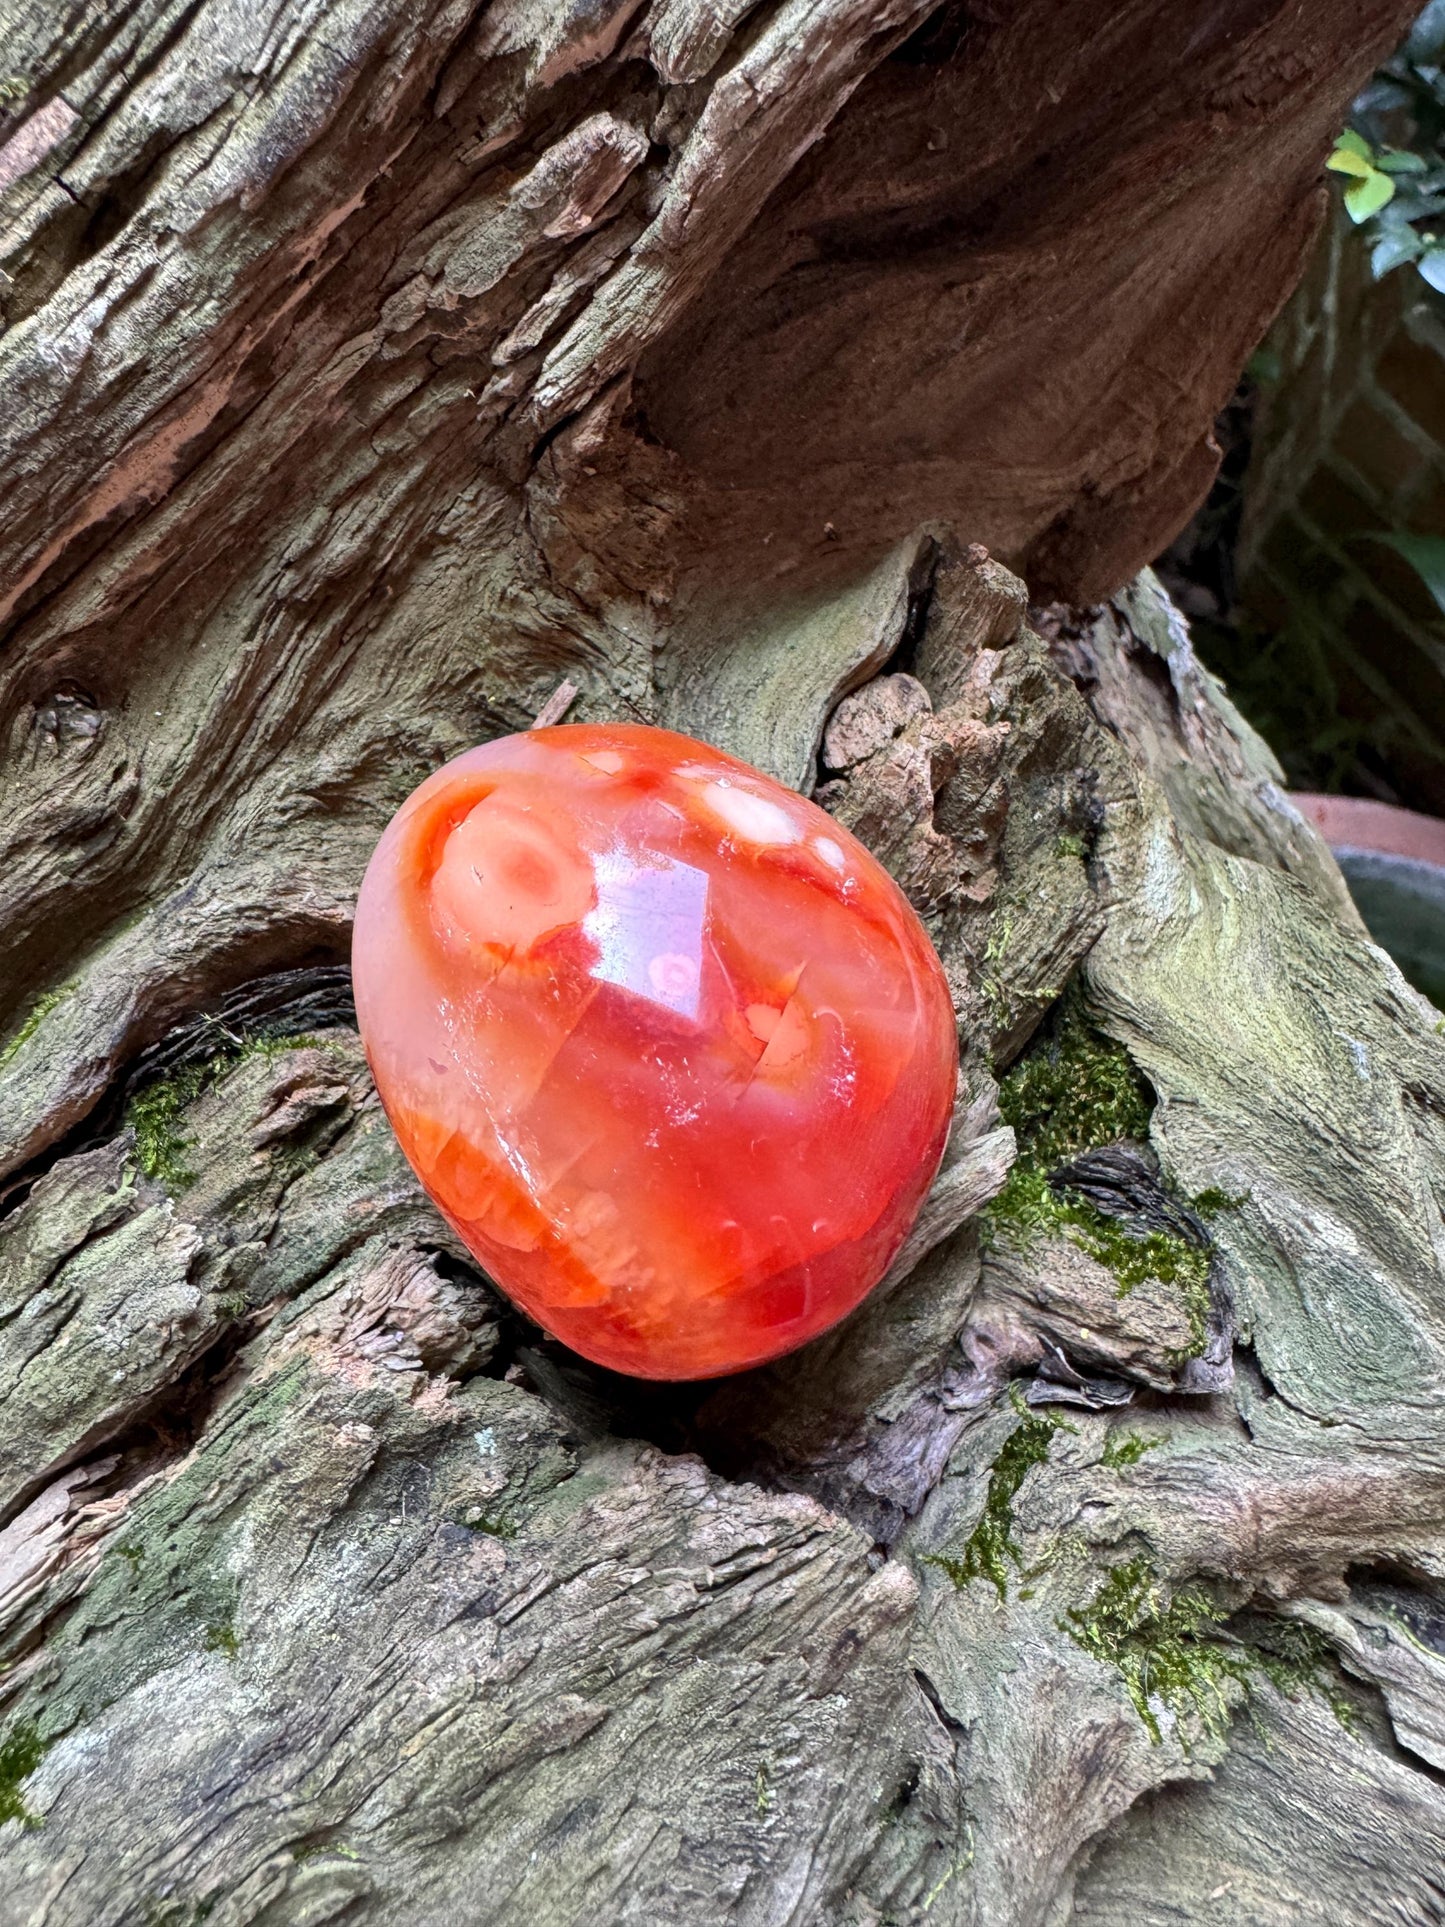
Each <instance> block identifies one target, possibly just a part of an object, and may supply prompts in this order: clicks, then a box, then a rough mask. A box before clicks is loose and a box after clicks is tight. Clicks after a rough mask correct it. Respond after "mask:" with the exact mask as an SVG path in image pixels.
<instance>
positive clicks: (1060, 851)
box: [1054, 830, 1089, 861]
mask: <svg viewBox="0 0 1445 1927" xmlns="http://www.w3.org/2000/svg"><path fill="white" fill-rule="evenodd" d="M1088 854H1089V846H1088V845H1087V844H1086V843H1085V841H1084V839H1083V837H1081V836H1076V835H1075V834H1074V832H1073V831H1072V830H1066V831H1065V832H1064V834H1063V835H1062V836H1061V837H1059V838H1058V840H1057V841H1056V842H1055V844H1054V855H1055V856H1076V857H1078V858H1079V859H1080V860H1081V861H1082V860H1083V859H1084V858H1085V857H1087V856H1088Z"/></svg>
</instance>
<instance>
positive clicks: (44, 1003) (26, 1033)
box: [0, 984, 75, 1070]
mask: <svg viewBox="0 0 1445 1927" xmlns="http://www.w3.org/2000/svg"><path fill="white" fill-rule="evenodd" d="M74 988H75V986H74V984H62V986H61V987H60V989H59V990H47V991H46V993H45V995H44V996H43V997H41V998H39V999H38V1000H37V1001H36V1003H35V1004H34V1005H33V1006H32V1008H31V1010H30V1014H29V1016H28V1017H26V1019H25V1021H24V1023H23V1024H21V1026H20V1028H19V1030H17V1031H16V1033H15V1035H14V1036H13V1037H12V1038H11V1039H10V1041H9V1043H8V1044H6V1045H5V1046H4V1048H3V1049H0V1070H4V1068H5V1067H6V1065H7V1064H10V1063H12V1062H13V1061H14V1059H15V1058H17V1057H18V1056H19V1055H20V1053H21V1051H22V1050H24V1048H25V1046H26V1045H27V1044H28V1043H29V1042H30V1040H31V1038H32V1037H33V1036H34V1035H35V1033H36V1031H38V1030H39V1028H40V1026H41V1025H42V1024H43V1023H44V1022H45V1020H46V1018H47V1017H48V1016H49V1015H50V1013H51V1011H53V1010H54V1009H55V1007H56V1005H57V1004H62V1003H64V1002H65V999H66V998H67V997H68V996H69V995H70V993H71V991H72V990H74Z"/></svg>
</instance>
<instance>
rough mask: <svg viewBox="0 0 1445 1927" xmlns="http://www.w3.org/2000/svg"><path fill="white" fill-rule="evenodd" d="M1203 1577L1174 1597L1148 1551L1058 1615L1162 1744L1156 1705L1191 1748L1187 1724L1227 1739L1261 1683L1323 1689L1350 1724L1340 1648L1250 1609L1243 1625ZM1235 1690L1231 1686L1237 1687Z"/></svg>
mask: <svg viewBox="0 0 1445 1927" xmlns="http://www.w3.org/2000/svg"><path fill="white" fill-rule="evenodd" d="M1230 1617H1231V1615H1230V1612H1229V1610H1228V1608H1227V1607H1225V1606H1222V1605H1221V1604H1220V1603H1219V1602H1218V1600H1217V1599H1215V1598H1214V1597H1213V1596H1212V1595H1211V1594H1210V1592H1209V1591H1208V1590H1207V1589H1206V1588H1205V1587H1204V1586H1203V1585H1200V1584H1197V1583H1196V1584H1190V1585H1186V1586H1181V1587H1179V1588H1178V1589H1177V1590H1176V1591H1174V1593H1173V1594H1172V1595H1166V1592H1165V1590H1164V1588H1163V1586H1162V1585H1161V1583H1160V1580H1159V1576H1158V1574H1157V1573H1156V1571H1155V1569H1154V1567H1153V1566H1152V1565H1151V1564H1150V1562H1149V1559H1148V1558H1147V1556H1146V1555H1144V1554H1143V1553H1140V1554H1138V1555H1136V1557H1134V1558H1133V1559H1130V1560H1128V1561H1126V1563H1125V1564H1123V1565H1121V1566H1116V1567H1115V1568H1114V1570H1113V1571H1112V1572H1111V1573H1110V1574H1109V1576H1108V1577H1107V1578H1106V1579H1105V1580H1104V1583H1103V1584H1102V1585H1101V1586H1100V1588H1099V1590H1098V1592H1097V1593H1096V1594H1095V1595H1094V1597H1093V1599H1092V1600H1091V1601H1090V1603H1089V1604H1088V1605H1087V1606H1086V1607H1084V1608H1082V1609H1081V1610H1075V1611H1071V1612H1069V1613H1068V1614H1067V1615H1066V1616H1065V1617H1064V1618H1063V1619H1061V1620H1060V1621H1059V1626H1060V1630H1061V1631H1063V1632H1066V1633H1067V1634H1068V1635H1069V1637H1070V1639H1072V1640H1073V1642H1074V1644H1075V1645H1076V1646H1080V1647H1082V1648H1083V1650H1084V1651H1085V1652H1086V1653H1088V1654H1090V1655H1091V1657H1093V1658H1094V1659H1097V1660H1099V1661H1100V1663H1101V1664H1103V1665H1105V1666H1112V1667H1113V1668H1114V1670H1115V1671H1116V1672H1117V1673H1118V1674H1119V1675H1120V1677H1121V1678H1122V1679H1123V1681H1124V1685H1125V1687H1126V1689H1127V1691H1128V1694H1129V1698H1130V1700H1131V1701H1132V1702H1133V1705H1134V1710H1135V1711H1136V1712H1137V1713H1138V1715H1139V1717H1140V1719H1141V1720H1142V1721H1143V1722H1144V1726H1145V1728H1146V1729H1147V1731H1148V1734H1149V1738H1150V1739H1151V1741H1152V1742H1153V1743H1154V1745H1156V1746H1158V1745H1159V1744H1160V1743H1161V1741H1162V1739H1163V1730H1162V1728H1161V1727H1160V1724H1159V1714H1158V1712H1157V1711H1156V1706H1163V1707H1166V1708H1167V1709H1168V1711H1169V1712H1170V1713H1171V1714H1172V1715H1173V1716H1174V1719H1175V1721H1176V1722H1177V1723H1178V1727H1179V1736H1180V1742H1181V1744H1182V1745H1183V1747H1184V1749H1185V1751H1186V1752H1188V1751H1189V1744H1190V1742H1189V1734H1188V1725H1189V1724H1191V1723H1192V1724H1194V1725H1196V1726H1197V1727H1198V1728H1199V1729H1201V1730H1202V1731H1203V1733H1204V1734H1206V1735H1208V1736H1209V1737H1210V1738H1212V1739H1222V1738H1223V1736H1224V1734H1225V1732H1226V1731H1227V1729H1228V1727H1229V1723H1230V1721H1231V1719H1232V1718H1233V1716H1234V1713H1235V1710H1236V1708H1237V1706H1238V1705H1239V1704H1240V1703H1241V1701H1247V1700H1248V1699H1249V1698H1250V1696H1251V1694H1252V1693H1253V1692H1254V1691H1255V1690H1256V1689H1257V1687H1258V1685H1259V1683H1260V1681H1261V1680H1268V1681H1269V1683H1270V1684H1271V1685H1273V1686H1275V1687H1277V1688H1278V1689H1279V1690H1280V1691H1281V1692H1282V1693H1285V1694H1287V1695H1289V1696H1290V1697H1291V1698H1293V1697H1294V1696H1295V1695H1296V1694H1298V1693H1300V1692H1302V1691H1315V1692H1318V1693H1320V1695H1321V1696H1322V1697H1323V1698H1324V1699H1325V1700H1326V1702H1327V1704H1328V1705H1329V1706H1330V1707H1331V1708H1332V1710H1333V1711H1334V1713H1335V1716H1336V1718H1337V1719H1339V1720H1340V1721H1341V1723H1342V1724H1345V1725H1349V1724H1350V1722H1351V1719H1352V1709H1351V1708H1350V1706H1349V1702H1348V1701H1347V1700H1346V1699H1345V1698H1344V1696H1343V1694H1341V1693H1340V1692H1339V1690H1338V1688H1337V1687H1335V1686H1334V1685H1333V1684H1332V1674H1333V1670H1334V1669H1333V1651H1332V1649H1331V1647H1330V1645H1329V1642H1328V1641H1327V1640H1326V1639H1325V1638H1324V1637H1323V1636H1322V1635H1321V1634H1319V1633H1317V1632H1316V1631H1315V1630H1314V1628H1313V1627H1309V1626H1304V1625H1301V1624H1300V1623H1299V1622H1298V1621H1295V1620H1284V1619H1278V1618H1276V1617H1274V1616H1272V1615H1266V1614H1253V1615H1246V1616H1245V1618H1244V1620H1243V1621H1242V1622H1241V1627H1240V1628H1239V1629H1235V1628H1228V1629H1227V1628H1226V1625H1225V1622H1226V1621H1227V1620H1229V1619H1230ZM1231 1689H1232V1690H1231Z"/></svg>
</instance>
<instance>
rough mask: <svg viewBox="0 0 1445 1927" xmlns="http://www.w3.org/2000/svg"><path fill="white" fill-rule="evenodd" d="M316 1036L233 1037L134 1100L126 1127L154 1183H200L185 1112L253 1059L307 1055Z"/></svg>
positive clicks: (182, 1186) (176, 1187) (176, 1186)
mask: <svg viewBox="0 0 1445 1927" xmlns="http://www.w3.org/2000/svg"><path fill="white" fill-rule="evenodd" d="M316 1041H317V1040H316V1039H315V1038H314V1037H287V1036H284V1035H282V1034H281V1033H279V1032H276V1031H259V1032H256V1033H255V1034H253V1035H248V1036H233V1035H230V1034H229V1033H228V1034H227V1036H226V1039H225V1042H224V1043H223V1044H222V1045H221V1047H220V1048H219V1049H218V1050H216V1051H215V1052H214V1053H213V1055H212V1056H210V1057H208V1058H206V1059H205V1060H204V1061H203V1062H201V1063H197V1064H187V1065H186V1067H185V1068H184V1070H179V1071H176V1072H174V1073H173V1074H172V1075H171V1076H170V1077H164V1078H161V1079H160V1080H159V1081H158V1082H156V1083H154V1084H150V1085H147V1087H146V1088H145V1090H143V1091H141V1092H139V1093H138V1094H137V1095H136V1096H135V1097H133V1098H132V1099H131V1102H130V1106H129V1108H128V1110H127V1112H126V1123H127V1124H129V1126H130V1128H131V1129H132V1130H133V1131H134V1132H135V1161H136V1163H137V1164H138V1165H139V1167H140V1169H141V1170H142V1171H143V1172H144V1173H145V1175H146V1176H147V1177H148V1178H155V1179H156V1180H157V1181H158V1182H159V1183H161V1184H163V1185H164V1186H165V1187H166V1189H167V1190H168V1191H184V1190H186V1189H187V1188H188V1186H190V1185H192V1184H194V1183H195V1181H196V1174H195V1172H194V1171H192V1170H191V1169H190V1168H189V1166H188V1165H187V1163H186V1161H185V1157H186V1152H187V1151H188V1150H189V1149H190V1145H191V1140H190V1139H189V1138H188V1137H185V1136H184V1135H183V1134H182V1132H181V1128H180V1120H181V1118H182V1116H183V1114H184V1113H185V1111H186V1110H187V1109H188V1108H189V1107H190V1106H191V1105H192V1104H194V1103H195V1101H196V1099H197V1098H198V1097H199V1096H200V1095H201V1094H202V1092H203V1091H208V1090H209V1089H210V1088H211V1086H212V1085H213V1084H216V1083H217V1082H219V1080H220V1079H221V1078H222V1077H224V1076H225V1075H226V1073H227V1072H228V1071H231V1070H234V1069H235V1068H236V1066H237V1065H238V1064H242V1063H244V1062H245V1061H246V1060H247V1059H248V1058H251V1057H264V1058H267V1059H269V1058H272V1057H276V1056H279V1054H280V1053H281V1052H282V1051H288V1050H303V1049H305V1048H306V1047H308V1046H311V1045H314V1044H315V1043H316Z"/></svg>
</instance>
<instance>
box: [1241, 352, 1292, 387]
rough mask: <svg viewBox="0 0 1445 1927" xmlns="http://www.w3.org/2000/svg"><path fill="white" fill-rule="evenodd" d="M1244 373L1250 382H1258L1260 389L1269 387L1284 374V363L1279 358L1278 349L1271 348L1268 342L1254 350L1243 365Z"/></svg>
mask: <svg viewBox="0 0 1445 1927" xmlns="http://www.w3.org/2000/svg"><path fill="white" fill-rule="evenodd" d="M1244 372H1245V374H1247V375H1248V376H1249V378H1250V380H1251V381H1256V382H1258V383H1259V384H1260V385H1261V387H1266V388H1267V387H1270V386H1271V385H1272V384H1273V383H1275V382H1277V381H1278V380H1279V378H1280V376H1281V375H1282V374H1283V373H1284V363H1283V362H1282V361H1281V360H1280V358H1279V350H1278V348H1271V347H1270V346H1269V344H1268V342H1266V343H1265V344H1264V345H1263V346H1262V347H1259V348H1256V349H1255V351H1254V353H1253V354H1252V355H1251V356H1250V358H1249V360H1248V361H1247V362H1246V363H1245V364H1244Z"/></svg>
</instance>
